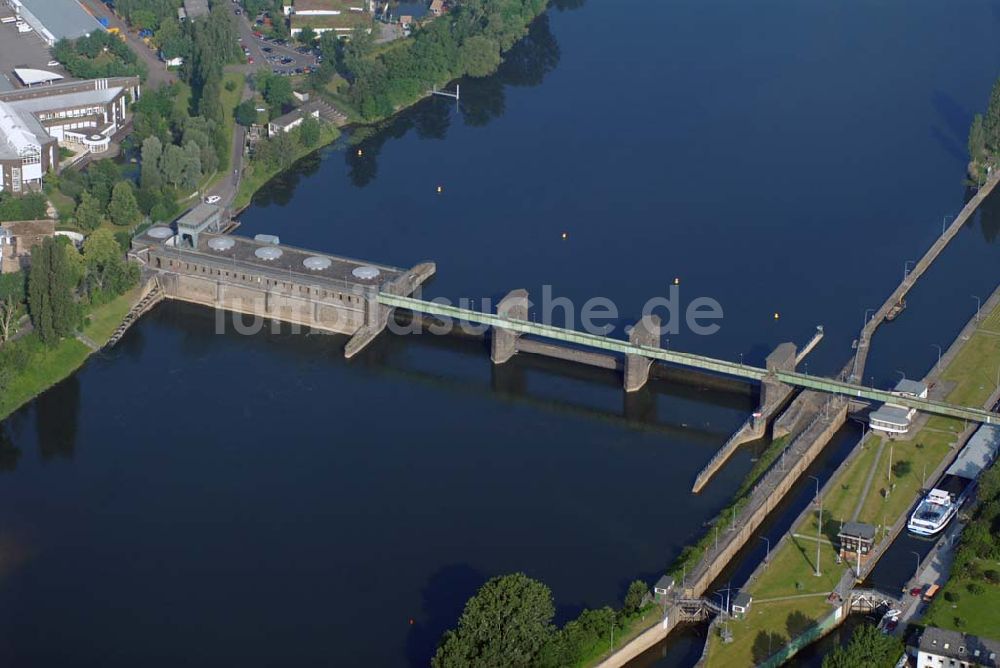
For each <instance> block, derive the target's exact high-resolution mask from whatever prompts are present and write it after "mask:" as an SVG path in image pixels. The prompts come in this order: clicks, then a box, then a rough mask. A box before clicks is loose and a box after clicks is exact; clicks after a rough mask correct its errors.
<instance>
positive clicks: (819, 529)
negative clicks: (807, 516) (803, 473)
mask: <svg viewBox="0 0 1000 668" xmlns="http://www.w3.org/2000/svg"><path fill="white" fill-rule="evenodd" d="M809 477H810V478H812V479H813V480H814V481H815V482H816V498H815V501H816V503H817V505H819V517H817V518H816V572H815V573H814V575H815V576H816V577H819V576H820V572H819V558H820V546H822V544H823V498H822V497H821V496H820V495H819V478H817V477H816V476H814V475H811V476H809Z"/></svg>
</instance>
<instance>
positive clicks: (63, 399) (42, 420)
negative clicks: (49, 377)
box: [34, 374, 80, 461]
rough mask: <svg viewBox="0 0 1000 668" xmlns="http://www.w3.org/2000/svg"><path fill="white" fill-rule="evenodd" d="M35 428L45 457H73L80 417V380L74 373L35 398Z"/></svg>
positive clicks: (43, 457)
mask: <svg viewBox="0 0 1000 668" xmlns="http://www.w3.org/2000/svg"><path fill="white" fill-rule="evenodd" d="M34 409H35V429H36V430H37V432H38V448H39V454H41V457H42V460H43V461H44V460H50V459H56V458H62V459H72V458H73V455H74V453H75V450H76V428H77V424H78V423H79V420H80V379H79V377H78V376H77V375H75V374H74V375H72V376H70V377H69V378H67V379H66V380H64V381H62V382H60V383H59V384H57V385H56V386H55V387H53V388H52V389H50V390H49V391H47V392H44V393H42V394H41V395H39V396H38V398H37V399H36V400H35V406H34Z"/></svg>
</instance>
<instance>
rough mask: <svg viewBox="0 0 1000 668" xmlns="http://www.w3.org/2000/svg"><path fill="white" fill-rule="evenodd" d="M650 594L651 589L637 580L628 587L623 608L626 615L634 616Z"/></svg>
mask: <svg viewBox="0 0 1000 668" xmlns="http://www.w3.org/2000/svg"><path fill="white" fill-rule="evenodd" d="M648 593H649V587H647V586H646V583H645V582H643V581H642V580H636V581H634V582H633V583H632V584H630V585H629V586H628V591H627V592H626V593H625V605H624V607H623V608H622V612H624V613H625V614H632V613H634V612H636V611H638V610H639V608H640V607H642V601H643V599H644V598H646V594H648Z"/></svg>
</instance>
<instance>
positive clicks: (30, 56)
mask: <svg viewBox="0 0 1000 668" xmlns="http://www.w3.org/2000/svg"><path fill="white" fill-rule="evenodd" d="M8 14H9V12H8V11H6V7H4V8H3V9H0V16H7V15H8ZM51 60H52V54H51V53H50V52H49V46H48V45H47V44H46V43H45V42H43V41H42V39H41V38H40V37H39V36H38V34H37V33H35V32H34V31H32V32H26V33H21V32H18V30H17V28H16V27H15V26H14V24H13V23H4V24H0V90H11V89H14V88H20V87H21V82H20V81H19V80H18V79H17V77H15V76H14V68H15V67H32V68H36V69H40V70H48V71H49V72H55V73H56V74H61V75H62V76H64V77H66V78H67V79H70V78H71V77H70V76H69V73H68V72H66V70H64V69H63V68H62V66H61V65H53V66H49V64H48V63H49V62H50V61H51Z"/></svg>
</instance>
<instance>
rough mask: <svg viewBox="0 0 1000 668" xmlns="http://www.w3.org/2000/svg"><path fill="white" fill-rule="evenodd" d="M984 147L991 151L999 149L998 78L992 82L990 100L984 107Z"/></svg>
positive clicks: (999, 109)
mask: <svg viewBox="0 0 1000 668" xmlns="http://www.w3.org/2000/svg"><path fill="white" fill-rule="evenodd" d="M983 125H984V129H985V135H986V137H985V139H986V147H987V148H988V149H989V150H990V151H991V152H994V153H995V152H997V151H1000V79H997V81H996V83H995V84H993V91H992V92H991V93H990V102H989V105H988V106H987V107H986V119H985V122H984V124H983Z"/></svg>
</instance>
